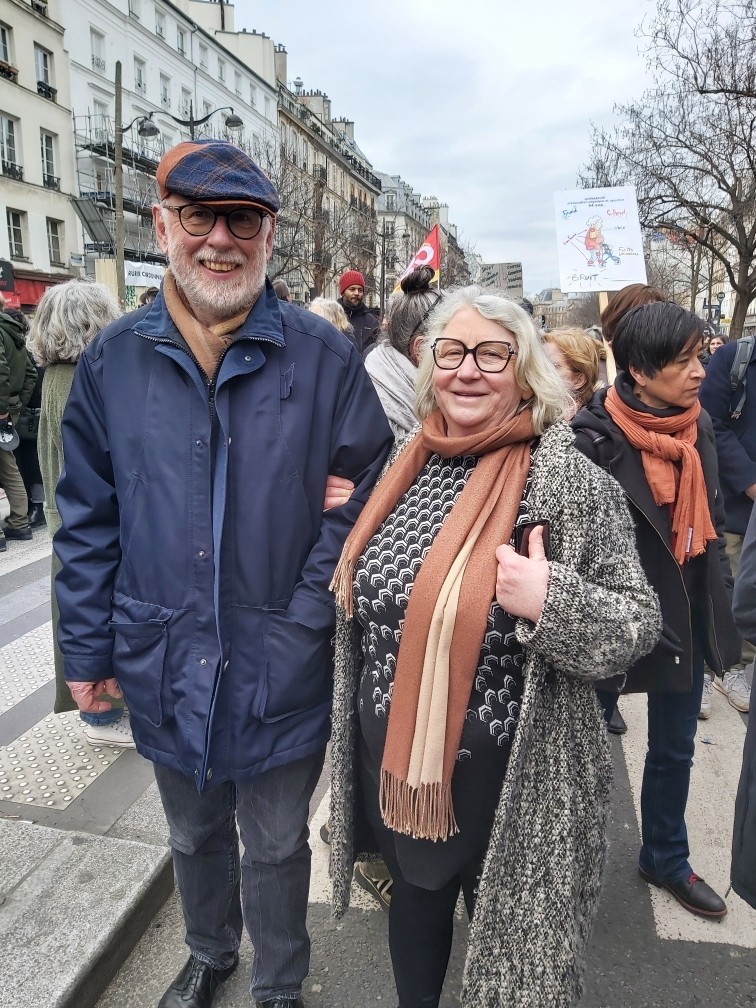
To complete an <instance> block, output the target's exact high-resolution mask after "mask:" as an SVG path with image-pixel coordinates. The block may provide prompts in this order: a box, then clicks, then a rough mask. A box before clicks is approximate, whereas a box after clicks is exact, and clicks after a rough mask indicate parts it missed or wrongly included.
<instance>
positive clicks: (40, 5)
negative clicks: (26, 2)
mask: <svg viewBox="0 0 756 1008" xmlns="http://www.w3.org/2000/svg"><path fill="white" fill-rule="evenodd" d="M31 9H32V10H33V11H36V12H37V14H41V15H42V17H47V3H46V2H45V0H31Z"/></svg>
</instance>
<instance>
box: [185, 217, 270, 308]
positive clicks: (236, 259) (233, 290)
mask: <svg viewBox="0 0 756 1008" xmlns="http://www.w3.org/2000/svg"><path fill="white" fill-rule="evenodd" d="M200 258H210V255H209V253H208V252H206V251H204V250H203V251H202V252H201V253H195V255H194V256H191V255H189V254H188V253H187V252H186V250H185V249H184V247H183V245H182V243H181V242H180V241H177V240H175V238H174V237H173V235H172V234H171V233H170V232H169V234H168V260H169V262H170V266H171V270H172V272H173V275H174V277H175V278H176V284H177V285H178V287H179V290H180V291H181V293H182V294H183V295H184V297H185V298H186V301H187V303H188V304H189V307H190V308H192V309H193V310H194V311H195V312H196V311H199V312H200V313H202V314H208V315H211V316H213V317H215V318H216V319H217V320H218V321H220V320H225V319H229V318H233V317H234V316H235V315H240V314H241V313H242V312H243V311H245V310H247V311H248V310H249V309H250V308H251V307H252V305H253V304H254V303H255V301H256V300H257V298H258V297H259V296H260V293H261V291H262V290H263V288H264V287H265V269H266V266H267V260H266V257H265V246H264V244H262V245H261V244H259V243H256V244H255V245H254V246H253V247H252V248H251V249H250V253H249V255H248V256H247V261H246V263H244V262H243V257H242V256H241V255H239V254H237V253H229V252H226V253H221V252H218V253H215V254H214V255H213V256H212V258H213V259H214V260H215V261H216V262H233V263H237V264H239V265H240V266H241V269H240V270H239V271H238V277H236V278H234V279H233V280H228V279H223V280H218V281H217V282H216V281H215V280H213V279H212V277H208V276H205V275H203V274H202V272H201V270H202V267H201V266H200V265H199V260H200Z"/></svg>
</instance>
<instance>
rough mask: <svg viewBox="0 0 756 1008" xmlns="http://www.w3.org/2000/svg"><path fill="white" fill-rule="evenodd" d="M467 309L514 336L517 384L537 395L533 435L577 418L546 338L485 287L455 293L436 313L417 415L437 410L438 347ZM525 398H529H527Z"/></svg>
mask: <svg viewBox="0 0 756 1008" xmlns="http://www.w3.org/2000/svg"><path fill="white" fill-rule="evenodd" d="M463 308H474V309H475V311H476V312H477V313H478V314H479V315H481V316H482V317H483V318H486V319H491V321H492V322H496V323H497V324H498V325H500V326H501V327H502V330H504V332H503V333H502V338H506V335H507V334H511V335H512V336H514V338H515V339H516V341H517V356H516V357H515V358H514V361H513V363H512V364H510V367H514V375H515V380H516V382H517V384H518V385H519V387H520V388H521V389H531V390H532V399H531V400H530V403H531V405H532V408H533V429H534V431H535V433H536V434H542V433H543V432H544V430H545V429H546V428H547V427H549V426H550V425H551V424H553V423H555V422H556V421H557V420H562V419H565V418H567V417H568V416H570V415H571V412H572V409H573V402H572V399H571V397H570V395H569V393H568V392H567V390H566V389H565V387H564V382H563V381H562V379H561V378H560V377H559V374H558V373H557V370H556V368H555V367H554V365H553V364H552V363H551V361H550V360H549V358H548V357H547V356H546V351H545V350H544V349H543V344H542V343H541V338H540V336H539V335H538V333H537V332H536V330H535V327H534V325H533V321H532V319H531V318H530V316H529V315H528V313H527V312H526V311H525V310H524V309H522V308H520V306H519V305H518V304H516V303H515V302H514V301H512V300H511V299H510V298H508V297H506V296H505V295H504V294H503V293H497V292H491V291H490V290H488V289H486V290H483V288H482V287H475V286H473V287H458V288H457V289H456V290H452V291H450V293H449V294H447V295H445V296H444V297H443V298H442V300H441V301H440V302H439V305H438V307H437V308H435V309H434V311H433V312H432V314H431V316H430V319H429V322H428V326H427V329H426V334H427V335H426V340H425V343H424V344H423V350H422V356H421V358H420V366H419V368H418V373H417V386H416V387H417V399H416V402H415V412H416V413H417V415H418V417H419V418H420V419H421V420H423V419H424V418H425V417H427V416H428V415H429V414H430V413H431V412H432V411H433V409H434V408H435V406H436V398H435V395H434V392H433V374H434V361H433V350H432V345H433V343H434V341H435V340H437V339H438V338H439V337H440V336H443V334H444V330H445V329H446V327H447V325H448V324H449V322H451V320H452V318H453V317H454V315H455V314H456V313H457V312H458V311H460V310H461V309H463ZM523 394H525V393H523Z"/></svg>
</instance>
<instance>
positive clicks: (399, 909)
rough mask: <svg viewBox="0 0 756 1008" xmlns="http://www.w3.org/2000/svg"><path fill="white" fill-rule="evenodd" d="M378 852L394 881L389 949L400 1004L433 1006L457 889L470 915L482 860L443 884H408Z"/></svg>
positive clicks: (443, 973) (441, 980) (443, 967)
mask: <svg viewBox="0 0 756 1008" xmlns="http://www.w3.org/2000/svg"><path fill="white" fill-rule="evenodd" d="M383 856H384V859H385V861H386V864H387V865H388V868H389V870H390V872H391V877H392V879H393V880H394V886H393V889H392V890H391V909H390V910H389V949H390V951H391V964H392V966H393V969H394V982H395V983H396V990H397V994H398V995H399V1008H437V1006H438V1002H439V999H440V998H441V989H442V987H443V985H444V977H445V976H446V968H447V966H448V965H449V954H450V952H451V943H452V933H453V930H454V911H455V908H456V906H457V898H458V896H459V891H460V889H461V890H462V894H463V896H464V899H465V906H466V907H467V914H468V916H469V917H472V912H473V909H474V907H475V897H476V894H477V891H478V882H479V881H480V873H481V869H482V859H481V860H480V861H476V862H474V863H473V864H471V865H468V866H467V867H466V868H464V869H463V870H462V871H461V872H460V873H459V875H455V876H454V878H453V879H452V880H451V881H450V882H447V884H446V885H445V886H444V887H443V889H438V890H436V891H431V890H428V889H421V888H420V887H419V886H415V885H410V883H409V882H407V881H406V880H405V879H404V878H403V876H402V873H401V871H400V869H399V865H398V864H397V861H396V858H395V857H394V855H393V851H391V850H384V851H383Z"/></svg>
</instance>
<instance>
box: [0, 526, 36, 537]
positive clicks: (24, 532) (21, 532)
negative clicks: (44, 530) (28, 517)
mask: <svg viewBox="0 0 756 1008" xmlns="http://www.w3.org/2000/svg"><path fill="white" fill-rule="evenodd" d="M3 534H4V536H5V538H6V539H31V537H32V530H31V529H30V528H29V526H28V525H27V526H26V528H20V529H19V528H12V527H11V526H10V525H5V526H4V527H3Z"/></svg>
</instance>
